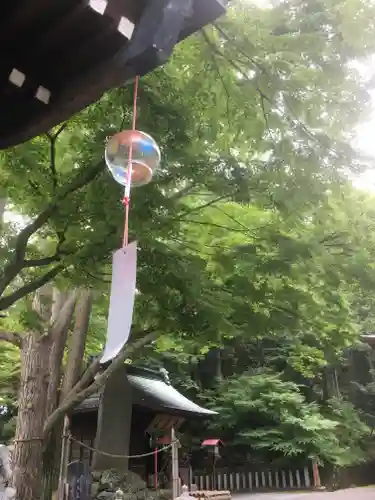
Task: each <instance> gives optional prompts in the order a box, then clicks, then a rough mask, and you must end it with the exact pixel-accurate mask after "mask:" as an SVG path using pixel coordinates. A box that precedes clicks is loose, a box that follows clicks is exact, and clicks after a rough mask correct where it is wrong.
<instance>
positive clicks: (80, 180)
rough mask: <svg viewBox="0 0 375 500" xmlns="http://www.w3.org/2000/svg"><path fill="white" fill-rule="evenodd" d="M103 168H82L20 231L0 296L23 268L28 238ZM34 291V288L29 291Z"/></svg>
mask: <svg viewBox="0 0 375 500" xmlns="http://www.w3.org/2000/svg"><path fill="white" fill-rule="evenodd" d="M104 167H105V163H104V160H100V161H99V162H98V163H96V164H95V165H93V166H91V167H89V168H82V169H81V170H80V172H79V173H78V174H77V175H76V177H75V178H74V179H73V180H72V181H71V182H69V183H68V184H67V185H66V186H63V187H62V188H61V190H60V192H59V193H57V194H56V196H55V198H54V199H53V200H52V201H51V202H50V203H49V204H48V205H47V207H46V208H45V209H44V210H43V211H42V212H41V213H40V214H39V215H38V217H36V219H35V220H34V221H33V222H32V223H31V224H29V225H28V226H26V227H25V228H24V229H22V231H21V232H20V233H19V235H18V237H17V240H16V245H15V255H14V259H13V260H12V261H11V262H10V263H9V264H8V265H7V266H5V269H4V270H3V273H2V276H1V278H0V296H1V295H2V294H3V292H4V290H5V289H6V287H7V286H8V285H9V284H10V283H11V281H12V280H13V279H14V278H15V277H16V276H17V275H18V273H19V272H20V271H21V270H22V269H23V268H24V262H25V255H26V250H27V244H28V242H29V239H30V237H31V236H32V235H33V234H34V233H36V232H37V231H38V230H39V229H40V228H41V227H42V226H44V224H46V223H47V222H48V220H49V219H50V218H51V217H52V216H53V215H54V214H55V213H56V212H57V210H58V208H59V204H60V203H61V202H62V201H64V200H65V199H66V198H67V197H68V196H69V195H70V194H72V193H74V192H75V191H78V190H79V189H81V188H83V187H84V186H86V184H88V183H90V182H91V181H93V180H94V179H95V177H96V176H97V175H98V174H99V173H100V172H102V170H103V169H104ZM34 290H35V288H34V289H33V290H31V291H34ZM21 296H22V295H21ZM12 303H13V302H12Z"/></svg>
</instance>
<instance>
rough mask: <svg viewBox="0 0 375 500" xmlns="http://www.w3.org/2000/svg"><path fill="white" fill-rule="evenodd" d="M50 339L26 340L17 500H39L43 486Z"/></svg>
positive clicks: (17, 444)
mask: <svg viewBox="0 0 375 500" xmlns="http://www.w3.org/2000/svg"><path fill="white" fill-rule="evenodd" d="M50 347H51V346H50V339H49V338H48V337H45V336H38V335H37V334H33V333H31V334H28V335H26V336H25V337H24V338H23V341H22V349H21V387H20V395H19V400H18V405H19V407H18V418H17V427H16V436H15V448H14V455H13V464H14V470H13V486H14V487H15V488H16V490H17V496H16V499H17V500H39V499H40V498H41V486H42V452H43V441H42V439H41V438H42V437H43V426H44V422H45V408H46V399H47V388H48V375H49V355H50Z"/></svg>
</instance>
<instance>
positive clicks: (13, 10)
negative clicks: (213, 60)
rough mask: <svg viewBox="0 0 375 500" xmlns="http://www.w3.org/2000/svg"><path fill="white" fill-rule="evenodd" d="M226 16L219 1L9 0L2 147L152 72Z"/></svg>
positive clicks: (1, 80) (1, 34)
mask: <svg viewBox="0 0 375 500" xmlns="http://www.w3.org/2000/svg"><path fill="white" fill-rule="evenodd" d="M224 12H225V8H224V7H223V5H222V4H221V2H220V0H64V1H57V0H12V1H10V0H4V1H3V4H2V8H1V17H0V55H1V57H0V61H1V62H0V75H1V76H0V110H1V112H0V148H6V147H10V146H14V145H16V144H18V143H21V142H23V141H26V140H28V139H30V138H32V137H34V136H36V135H39V134H41V133H44V132H46V131H48V130H49V129H51V128H52V127H53V126H55V125H57V124H59V123H61V122H62V121H64V120H67V119H69V118H70V117H71V116H72V115H74V114H75V113H77V112H78V111H79V110H81V109H83V108H84V107H86V106H88V105H89V104H91V103H92V102H95V101H96V100H98V99H99V98H100V97H101V96H102V94H103V93H104V92H106V91H107V90H109V89H111V88H113V87H117V86H120V85H123V84H124V83H126V81H128V80H129V79H131V78H133V77H134V76H135V75H140V76H142V75H144V74H146V73H149V72H150V71H152V70H153V69H155V68H156V67H157V66H159V65H161V64H163V63H164V62H166V60H167V59H168V58H169V56H170V54H171V52H172V50H173V48H174V46H175V45H176V43H178V42H179V41H181V40H182V39H184V38H185V37H187V36H189V35H190V34H192V33H194V32H195V31H197V30H199V29H200V28H202V27H203V26H204V25H206V24H208V23H210V22H212V21H214V20H215V19H216V18H217V17H219V16H220V15H222V14H223V13H224Z"/></svg>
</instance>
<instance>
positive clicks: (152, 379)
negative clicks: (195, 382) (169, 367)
mask: <svg viewBox="0 0 375 500" xmlns="http://www.w3.org/2000/svg"><path fill="white" fill-rule="evenodd" d="M126 376H127V379H128V381H129V383H130V386H131V388H132V403H133V405H136V406H139V407H143V408H148V409H150V410H154V411H163V412H164V413H168V414H179V415H181V416H186V417H189V416H190V417H194V416H201V417H204V416H206V417H208V416H213V415H216V412H214V411H212V410H208V409H206V408H202V407H201V406H199V405H197V404H196V403H194V402H193V401H191V400H190V399H188V398H187V397H185V396H184V395H183V394H181V393H180V392H179V391H178V390H177V389H175V388H174V387H173V386H172V385H171V384H170V383H169V381H168V379H166V378H165V376H163V375H162V374H161V373H158V372H156V371H154V370H149V369H145V368H139V367H134V366H130V367H128V368H127V375H126ZM99 398H100V396H99V394H93V395H92V396H90V397H89V398H88V399H86V400H85V401H83V403H81V404H80V405H79V406H78V408H77V409H76V412H89V411H95V410H97V409H98V407H99Z"/></svg>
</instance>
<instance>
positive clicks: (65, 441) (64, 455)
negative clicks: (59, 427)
mask: <svg viewBox="0 0 375 500" xmlns="http://www.w3.org/2000/svg"><path fill="white" fill-rule="evenodd" d="M69 429H70V421H69V417H68V416H65V418H64V428H63V435H62V442H61V457H60V472H59V484H58V489H57V498H58V500H64V498H65V484H66V476H67V469H68V462H69V444H70V440H69V432H70V430H69Z"/></svg>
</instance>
